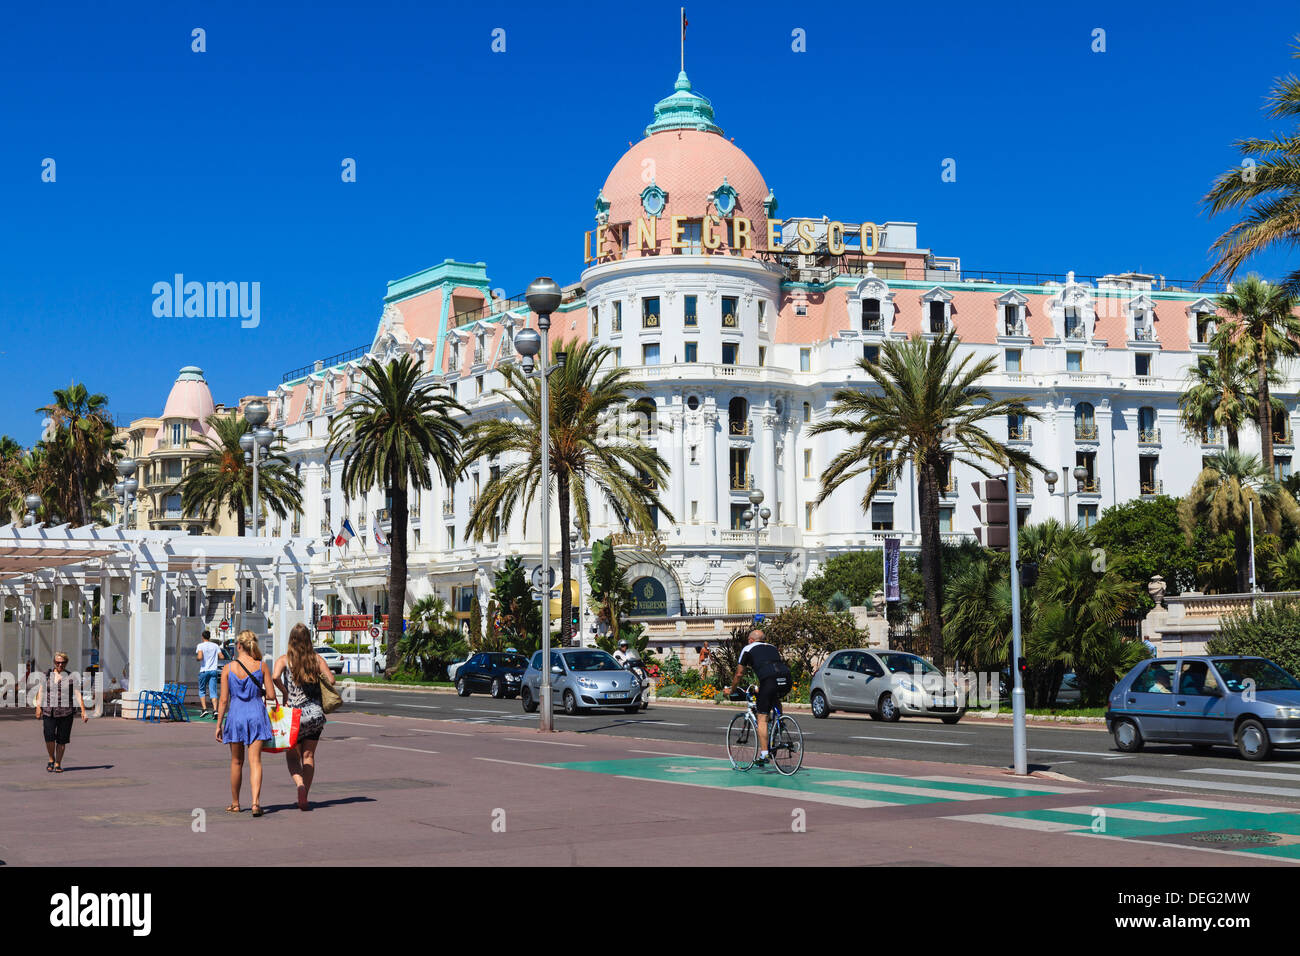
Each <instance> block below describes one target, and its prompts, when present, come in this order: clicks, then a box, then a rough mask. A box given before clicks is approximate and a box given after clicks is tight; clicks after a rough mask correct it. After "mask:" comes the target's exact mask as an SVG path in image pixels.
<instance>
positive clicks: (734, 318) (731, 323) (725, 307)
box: [722, 295, 740, 329]
mask: <svg viewBox="0 0 1300 956" xmlns="http://www.w3.org/2000/svg"><path fill="white" fill-rule="evenodd" d="M739 302H740V300H739V299H738V298H737V297H736V296H734V295H724V296H723V297H722V327H723V328H724V329H735V328H739V326H740V319H739V318H738V313H739V312H740V309H739V308H737V304H738V303H739Z"/></svg>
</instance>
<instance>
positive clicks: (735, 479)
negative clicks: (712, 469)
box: [731, 474, 749, 491]
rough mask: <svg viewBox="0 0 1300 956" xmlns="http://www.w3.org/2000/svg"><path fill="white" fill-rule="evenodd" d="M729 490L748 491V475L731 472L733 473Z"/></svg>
mask: <svg viewBox="0 0 1300 956" xmlns="http://www.w3.org/2000/svg"><path fill="white" fill-rule="evenodd" d="M731 490H732V491H748V490H749V475H735V474H733V475H732V476H731Z"/></svg>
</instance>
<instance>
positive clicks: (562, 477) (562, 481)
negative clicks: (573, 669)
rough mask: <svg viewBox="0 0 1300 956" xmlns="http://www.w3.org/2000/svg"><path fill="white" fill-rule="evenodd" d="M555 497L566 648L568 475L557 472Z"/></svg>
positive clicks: (570, 618)
mask: <svg viewBox="0 0 1300 956" xmlns="http://www.w3.org/2000/svg"><path fill="white" fill-rule="evenodd" d="M555 489H556V497H557V498H559V499H560V644H561V645H563V646H566V647H567V646H568V644H569V643H570V641H571V639H572V631H573V626H572V622H573V594H572V592H571V588H572V581H573V574H572V572H571V570H570V568H569V473H568V472H567V471H563V470H558V471H557V474H556V476H555Z"/></svg>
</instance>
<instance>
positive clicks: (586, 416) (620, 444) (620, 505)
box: [465, 341, 673, 641]
mask: <svg viewBox="0 0 1300 956" xmlns="http://www.w3.org/2000/svg"><path fill="white" fill-rule="evenodd" d="M551 350H552V360H554V358H555V356H557V355H558V354H559V353H560V352H567V355H568V360H567V361H566V362H565V364H564V366H563V367H562V368H561V369H560V370H559V371H557V372H555V373H554V375H553V376H552V378H551V380H550V403H551V409H550V441H551V448H550V456H551V463H550V466H551V477H552V480H553V481H554V482H555V487H556V492H557V494H556V499H557V502H558V504H559V510H560V569H561V591H560V621H561V624H560V636H561V637H560V639H561V640H562V641H566V640H567V638H568V636H569V632H570V629H571V625H572V617H573V610H572V609H573V595H572V593H571V590H570V589H571V584H570V580H571V578H572V571H571V569H570V567H569V524H570V511H571V510H572V511H573V512H574V516H575V517H576V518H577V524H578V533H579V536H580V537H581V539H582V540H584V541H586V540H588V537H589V531H590V526H591V513H590V510H591V505H590V502H589V501H588V498H587V483H588V482H590V483H591V484H592V485H594V486H595V487H596V489H597V490H598V491H599V492H600V493H601V494H603V495H604V496H605V499H606V500H607V501H608V502H609V504H610V507H612V508H613V509H614V514H615V515H616V516H617V517H618V520H619V521H621V522H622V523H623V524H624V525H625V526H626V525H628V524H631V525H633V526H635V527H636V529H637V530H638V531H641V532H644V533H647V534H649V533H652V532H653V531H654V529H655V517H654V514H653V513H652V511H651V509H657V510H658V511H660V512H662V513H663V515H664V517H665V518H667V519H668V520H670V521H671V520H673V516H672V514H670V513H669V512H668V510H667V509H666V508H664V505H663V502H661V501H660V500H659V490H658V489H659V487H660V486H661V485H662V484H663V483H664V481H665V479H666V478H667V475H668V463H667V462H665V461H664V459H663V458H662V457H661V456H660V455H659V453H658V452H657V451H655V450H654V449H653V448H651V447H650V446H649V445H647V444H646V443H645V442H644V441H643V440H642V438H641V435H640V431H639V430H636V431H628V432H626V433H621V429H614V430H611V428H610V427H609V426H610V425H612V424H615V423H616V422H617V421H618V420H620V419H621V418H622V417H623V416H624V415H625V414H626V413H628V412H632V413H634V414H638V415H650V414H652V413H653V411H654V401H653V399H649V398H636V397H635V395H636V393H638V392H641V391H643V389H642V388H641V386H639V385H637V384H636V383H634V382H632V381H631V380H630V375H629V372H628V370H627V369H626V368H612V369H607V370H602V369H601V366H602V365H603V364H604V363H605V361H606V359H608V358H609V357H611V356H612V355H613V349H610V348H608V347H607V346H603V345H592V344H591V343H589V342H583V343H580V344H577V345H574V346H572V349H571V350H570V349H569V347H568V346H566V344H565V343H564V342H563V341H556V342H554V343H552V347H551ZM502 373H503V374H504V376H505V380H506V387H507V391H506V393H505V395H506V398H507V400H508V401H509V402H510V403H511V404H512V405H514V407H515V408H516V409H517V410H518V412H519V413H520V415H522V419H514V420H507V419H505V418H494V419H487V420H485V421H481V422H477V423H476V424H474V425H473V426H471V428H470V429H469V432H468V433H467V436H466V437H467V439H468V445H467V448H466V450H465V460H466V461H472V460H474V459H476V458H479V457H480V456H483V455H486V456H489V457H492V456H497V455H505V456H508V457H510V458H514V459H516V460H515V463H514V464H512V465H510V466H508V467H507V468H505V469H504V470H503V471H502V472H501V474H500V475H499V476H497V477H495V478H493V479H491V480H490V481H489V482H488V483H487V485H486V486H484V488H483V491H482V493H481V494H480V495H479V499H478V503H477V504H476V505H475V507H474V510H473V513H472V514H471V515H470V521H469V526H468V527H466V529H465V539H466V540H469V539H470V537H471V536H472V537H473V538H474V539H475V540H482V539H483V537H484V536H485V535H487V534H488V533H489V532H490V531H492V529H493V528H494V527H495V526H496V525H497V522H498V521H500V522H501V523H502V524H506V523H509V521H510V517H511V515H512V514H513V513H514V509H515V508H516V507H518V506H521V505H522V507H523V509H524V526H525V528H526V527H527V523H528V517H527V512H528V509H529V508H530V506H531V505H532V502H533V497H534V495H536V493H537V488H538V485H539V484H540V483H541V467H542V466H541V444H542V442H541V422H542V417H541V411H540V408H541V382H540V380H539V379H538V378H537V377H536V376H528V375H525V374H524V372H523V370H522V369H520V368H519V366H517V365H507V366H505V367H504V368H503V369H502ZM661 427H662V426H661Z"/></svg>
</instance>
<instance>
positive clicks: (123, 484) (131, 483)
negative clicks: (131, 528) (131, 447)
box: [113, 458, 140, 531]
mask: <svg viewBox="0 0 1300 956" xmlns="http://www.w3.org/2000/svg"><path fill="white" fill-rule="evenodd" d="M135 470H136V463H135V459H134V458H123V459H122V460H121V461H119V462H118V463H117V473H118V474H119V475H121V477H122V480H121V481H119V482H118V483H117V484H115V485H114V486H113V492H114V493H115V494H119V495H121V496H122V530H124V531H125V530H126V523H127V520H128V515H129V514H130V510H129V509H130V505H131V501H132V500H134V498H135V492H136V489H138V488H139V487H140V482H139V481H137V480H136V479H135V478H134V477H133V476H134V475H135Z"/></svg>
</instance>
